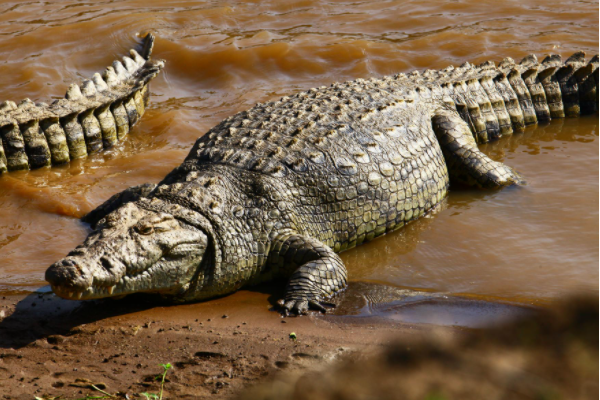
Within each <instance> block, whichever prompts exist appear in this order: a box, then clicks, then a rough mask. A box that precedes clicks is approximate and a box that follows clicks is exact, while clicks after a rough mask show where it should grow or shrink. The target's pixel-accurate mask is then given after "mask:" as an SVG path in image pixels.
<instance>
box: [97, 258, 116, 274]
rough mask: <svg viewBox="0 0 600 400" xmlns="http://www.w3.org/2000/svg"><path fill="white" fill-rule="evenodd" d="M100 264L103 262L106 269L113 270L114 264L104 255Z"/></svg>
mask: <svg viewBox="0 0 600 400" xmlns="http://www.w3.org/2000/svg"><path fill="white" fill-rule="evenodd" d="M100 264H102V267H104V269H105V270H107V271H111V270H112V269H113V265H112V264H111V263H110V261H108V259H107V258H104V257H102V258H101V259H100Z"/></svg>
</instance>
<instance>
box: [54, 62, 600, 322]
mask: <svg viewBox="0 0 600 400" xmlns="http://www.w3.org/2000/svg"><path fill="white" fill-rule="evenodd" d="M597 88H598V56H597V55H596V56H594V57H593V58H592V59H591V60H589V62H586V56H585V53H583V52H577V53H575V54H574V55H573V56H571V57H569V58H568V59H567V60H565V61H564V62H563V60H562V58H561V57H560V56H558V55H550V56H548V57H546V58H545V59H544V60H543V61H541V62H539V61H538V59H537V58H536V56H535V55H530V56H527V57H525V58H524V59H523V60H522V61H521V62H519V63H516V62H515V61H514V60H513V59H511V58H506V59H504V60H503V61H502V62H500V63H499V64H498V65H496V64H495V63H493V62H491V61H490V62H485V63H482V64H480V65H477V66H475V65H473V64H470V63H465V64H463V65H461V66H460V67H452V66H450V67H447V68H445V69H443V70H437V71H436V70H426V71H422V72H419V71H414V72H411V73H408V74H404V73H401V74H397V75H393V76H386V77H382V78H371V79H368V80H364V79H357V80H354V81H350V82H345V83H334V84H332V85H331V86H328V87H326V86H322V87H318V88H312V89H310V90H307V91H304V92H301V93H297V94H294V95H291V96H289V97H288V96H286V97H283V98H281V99H280V100H277V101H270V102H266V103H259V104H257V105H255V106H254V107H253V108H251V109H250V110H247V111H243V112H240V113H238V114H235V115H233V116H231V117H229V118H227V119H225V120H224V121H222V122H221V123H219V124H218V125H217V126H215V127H213V128H212V129H210V130H209V131H208V132H207V133H206V134H205V135H203V136H202V137H200V138H199V139H198V140H197V141H196V142H195V144H194V145H193V147H192V149H191V151H190V153H189V155H188V156H187V157H186V158H185V160H184V161H183V163H182V164H181V165H179V166H178V167H176V168H175V169H174V170H173V171H171V172H170V173H169V174H168V175H167V176H166V177H165V178H164V179H163V180H162V181H161V182H159V183H158V184H151V183H147V184H143V185H139V186H134V187H132V188H129V189H126V190H125V191H123V192H121V193H118V194H116V195H114V196H112V197H111V198H110V199H108V200H107V201H106V202H105V203H104V204H102V205H101V206H99V207H98V208H97V209H95V210H93V211H92V212H90V213H89V214H88V215H87V216H86V217H84V221H85V222H88V223H90V224H91V226H92V228H93V231H92V232H91V233H90V234H89V236H88V237H87V238H86V239H85V241H84V242H83V243H82V244H81V245H79V246H78V247H76V248H75V249H74V250H73V251H71V252H70V253H69V254H68V255H67V256H66V257H65V258H63V259H61V260H59V261H57V262H56V263H54V264H53V265H51V266H50V267H49V268H48V270H47V271H46V276H45V277H46V280H47V281H48V282H49V283H50V285H51V288H52V290H53V291H54V293H55V294H56V295H58V296H60V297H62V298H65V299H83V300H85V299H96V298H105V297H115V296H124V295H127V294H130V293H135V292H147V293H157V294H160V295H162V296H163V297H164V298H166V299H168V300H170V301H172V302H175V303H178V302H190V301H198V300H202V299H207V298H210V297H215V296H221V295H225V294H228V293H231V292H233V291H235V290H237V289H239V288H241V287H243V286H247V285H254V284H258V283H260V282H264V281H268V280H272V279H286V280H287V286H286V289H285V294H284V296H283V298H282V299H280V300H279V302H278V304H279V305H280V306H281V307H282V311H283V312H284V313H286V314H287V313H292V314H305V313H307V312H308V310H309V309H314V310H320V311H323V312H324V311H325V310H326V308H325V307H324V306H325V305H326V303H325V300H327V299H328V298H329V297H330V296H332V295H333V294H335V293H337V292H339V291H340V290H342V289H344V288H345V287H346V285H347V271H346V268H345V267H344V263H343V262H342V260H341V259H340V257H339V255H338V253H339V252H342V251H344V250H347V249H350V248H353V247H355V246H358V245H360V244H361V243H364V242H368V241H370V240H373V239H374V238H376V237H379V236H381V235H384V234H386V233H389V232H392V231H395V230H397V229H399V228H401V227H403V226H404V225H406V224H407V223H409V222H410V221H412V220H415V219H417V218H419V217H422V216H423V215H425V214H427V213H428V212H431V211H432V210H434V209H435V207H436V205H438V204H439V203H440V201H442V199H443V198H444V197H445V196H446V195H447V193H448V189H449V186H450V184H451V183H452V184H453V185H454V184H457V183H459V184H467V185H473V186H476V187H480V188H500V187H503V186H507V185H521V184H523V182H524V181H523V179H522V178H521V176H520V175H519V173H517V172H516V171H514V170H513V169H511V168H510V167H508V166H505V165H503V164H502V163H499V162H496V161H493V160H491V159H490V158H488V157H487V156H486V155H484V154H483V153H481V152H480V151H479V150H478V147H477V144H478V143H485V142H487V141H490V140H494V139H497V138H499V137H501V136H505V135H511V134H513V133H517V132H519V131H522V130H523V129H524V128H525V126H527V125H533V124H536V123H538V122H543V121H549V120H551V119H554V118H563V117H571V116H577V115H581V114H593V113H597V112H598V94H597Z"/></svg>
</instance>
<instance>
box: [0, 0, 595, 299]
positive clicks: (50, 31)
mask: <svg viewBox="0 0 600 400" xmlns="http://www.w3.org/2000/svg"><path fill="white" fill-rule="evenodd" d="M490 10H493V12H492V11H490ZM597 15H598V6H597V3H593V2H592V3H586V2H579V1H558V0H550V1H548V0H527V1H518V2H517V1H505V2H497V1H493V2H492V1H491V0H483V1H482V0H478V1H474V0H467V1H461V2H444V3H440V2H437V1H418V2H416V1H402V2H399V1H395V2H387V1H386V2H381V1H355V2H318V1H314V0H297V1H285V2H272V1H245V2H238V1H231V2H227V3H224V2H222V1H218V0H215V1H209V2H203V3H201V4H199V3H198V2H196V1H186V0H184V1H179V2H177V3H174V4H170V5H169V6H168V7H166V6H165V5H164V2H162V1H158V0H144V1H140V0H131V1H95V2H91V1H85V0H84V1H77V2H75V1H73V0H59V1H52V2H26V3H16V4H13V3H10V2H8V3H7V2H4V3H2V4H1V5H0V60H2V61H0V88H2V95H3V97H4V98H3V99H0V100H4V99H11V100H15V101H18V100H20V99H22V98H24V97H29V98H31V99H32V100H33V101H49V100H52V99H55V98H58V97H60V95H62V93H64V92H65V91H66V87H67V85H68V84H69V83H71V82H73V81H80V80H81V79H82V78H84V77H89V76H91V75H92V74H93V73H94V72H96V71H97V69H98V68H101V67H103V66H105V65H110V63H111V62H112V60H113V59H114V58H115V57H117V56H119V55H121V54H123V53H124V51H127V49H128V48H129V46H130V45H131V42H132V40H134V36H135V35H136V33H143V32H146V31H148V30H152V31H153V32H155V33H156V34H157V38H158V39H157V42H156V47H155V56H156V57H157V58H164V59H166V60H167V66H166V69H165V71H164V74H162V76H159V77H158V79H157V80H156V81H155V82H153V85H152V97H151V102H152V103H151V105H150V108H149V110H148V111H147V113H146V115H145V116H144V119H143V120H142V123H141V124H139V125H138V126H137V127H136V128H135V129H134V130H133V131H132V132H131V133H130V135H129V137H128V138H126V140H125V141H123V142H120V143H119V145H118V146H116V147H115V148H114V149H112V150H111V151H108V152H103V153H102V154H98V155H94V156H92V157H90V158H87V159H85V160H78V161H74V162H72V163H70V164H69V165H66V166H63V167H58V168H52V169H40V170H36V171H28V172H24V171H21V172H16V173H12V174H10V175H6V176H3V177H0V291H6V290H26V291H31V290H33V289H34V288H35V287H37V286H39V285H42V284H44V282H43V273H44V271H45V269H46V267H47V266H48V265H50V264H51V263H52V262H54V261H56V260H57V259H58V258H60V257H62V256H64V255H65V254H66V253H67V252H68V251H70V250H71V249H72V248H73V247H74V246H76V245H77V244H79V243H80V242H81V240H82V239H83V238H84V237H85V236H86V234H87V233H88V231H89V228H88V227H87V226H86V225H84V224H82V223H80V222H79V221H78V220H77V217H79V216H80V215H82V214H84V213H86V212H87V211H89V210H91V209H92V208H93V207H95V206H96V205H98V204H100V203H102V202H103V201H104V200H106V199H107V198H108V197H109V196H111V195H112V194H114V193H116V192H118V191H120V190H123V189H125V188H127V187H129V186H133V185H137V184H140V183H144V182H157V181H159V180H160V179H162V177H163V176H164V175H165V174H166V173H168V172H169V171H170V170H171V169H172V168H174V167H175V166H177V165H178V164H179V163H180V162H181V160H182V159H183V158H184V157H185V156H186V155H187V152H188V151H189V148H190V147H191V145H192V143H193V142H194V141H195V139H196V138H197V137H199V136H201V135H202V134H204V132H206V131H207V130H208V129H209V128H211V127H212V126H214V125H215V124H217V123H218V122H219V121H220V120H222V119H224V118H226V117H228V116H229V115H231V114H233V113H235V112H238V111H241V110H244V109H247V108H249V107H251V106H252V105H254V104H255V103H256V102H259V101H261V102H262V101H267V100H272V99H276V98H279V97H281V96H282V95H287V94H290V93H295V92H298V91H300V90H305V89H308V88H311V87H316V86H321V85H328V84H330V83H331V82H334V81H345V80H349V79H356V78H369V77H372V76H381V75H386V74H393V73H397V72H407V71H409V70H411V69H414V68H419V69H424V68H444V67H446V66H447V65H449V64H454V65H460V64H461V63H463V62H464V61H467V60H468V61H470V62H473V63H480V62H482V61H485V60H490V59H491V60H495V61H499V60H501V59H502V58H504V57H506V56H511V57H513V58H515V59H517V60H519V59H520V58H521V57H523V56H525V55H526V54H528V53H531V52H535V53H537V54H538V56H543V55H544V54H547V53H550V52H556V53H559V54H561V55H562V56H563V58H564V57H566V56H568V55H570V54H571V53H572V52H573V51H575V50H580V49H582V50H586V51H588V52H589V53H591V52H597V51H598V36H597V29H598V18H597ZM483 150H484V151H485V152H486V153H488V154H489V155H490V156H491V157H492V158H494V159H497V160H503V161H506V162H507V163H508V164H509V165H511V166H514V167H516V168H517V170H519V171H520V172H521V173H522V174H523V175H524V176H525V178H526V179H527V182H528V185H527V186H525V187H523V188H511V189H508V190H502V191H487V192H484V191H476V190H471V189H465V188H452V192H451V194H450V196H449V197H448V199H447V200H446V201H445V202H444V204H443V207H442V208H441V210H439V211H438V212H437V213H434V214H432V215H431V216H430V218H428V219H423V220H420V221H416V222H415V223H413V224H410V225H408V226H407V227H406V228H405V229H402V230H400V231H398V232H396V233H394V234H392V235H389V236H388V237H385V238H382V239H379V240H376V241H374V242H373V243H369V244H366V245H363V246H361V247H359V248H357V249H353V250H351V251H348V252H346V253H343V255H342V257H343V259H344V260H345V261H346V263H347V264H348V269H349V271H350V277H351V279H354V280H358V279H369V280H375V281H379V282H384V283H388V284H391V285H396V286H401V287H413V288H422V289H431V290H435V291H443V292H450V293H458V292H462V293H475V294H479V295H487V296H503V297H505V298H510V299H512V300H517V301H521V300H522V301H527V302H530V301H532V300H540V301H541V300H543V299H548V298H552V297H555V296H558V295H560V294H562V293H565V292H568V291H572V290H578V291H592V292H597V285H596V284H595V282H596V281H597V279H598V272H597V265H598V248H597V243H598V233H597V232H598V211H597V210H598V201H597V199H598V169H597V165H598V120H597V117H592V118H583V119H578V120H572V119H568V120H564V121H553V122H552V123H551V124H549V125H546V126H541V127H538V128H535V129H533V128H532V129H528V130H527V131H526V132H525V133H523V134H517V135H514V136H511V137H509V138H503V139H502V140H500V141H498V142H496V143H493V144H489V145H485V146H483Z"/></svg>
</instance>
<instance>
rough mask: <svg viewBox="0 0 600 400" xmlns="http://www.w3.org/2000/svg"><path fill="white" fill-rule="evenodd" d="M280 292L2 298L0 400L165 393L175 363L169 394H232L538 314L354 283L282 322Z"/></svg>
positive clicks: (218, 396) (175, 396)
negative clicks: (176, 300)
mask: <svg viewBox="0 0 600 400" xmlns="http://www.w3.org/2000/svg"><path fill="white" fill-rule="evenodd" d="M273 287H274V285H270V286H264V287H258V288H255V289H254V290H253V291H248V290H242V291H239V292H237V293H234V294H232V295H230V296H226V297H223V298H219V299H214V300H211V301H206V302H202V303H196V304H186V305H177V306H173V305H168V304H164V303H161V302H160V301H159V300H157V299H156V297H148V296H129V297H127V298H125V299H122V300H116V301H115V300H105V301H97V302H77V301H66V300H62V299H59V298H57V297H55V296H54V295H53V294H52V293H49V292H45V293H44V292H43V291H42V292H38V293H32V294H29V295H7V296H4V297H2V298H0V319H1V321H0V398H1V399H19V400H20V399H23V400H25V399H27V400H31V399H32V398H33V397H34V396H37V397H40V398H43V399H53V398H58V397H59V396H60V398H61V399H68V400H71V399H80V398H85V396H92V395H93V396H102V395H103V393H102V392H100V391H98V390H96V389H94V388H93V387H92V386H91V385H94V386H95V387H96V388H98V389H100V390H102V391H103V392H106V393H109V394H111V395H117V396H121V397H122V398H126V397H125V395H128V396H129V398H136V397H135V396H136V394H139V393H143V392H146V393H158V392H159V391H160V380H156V379H155V378H156V376H158V375H160V374H161V372H162V371H163V368H162V367H161V366H160V364H166V363H170V364H171V365H172V368H171V369H170V370H169V371H168V372H167V375H166V383H165V385H164V391H165V392H164V394H165V397H164V398H166V399H186V398H189V399H197V398H205V397H210V398H211V399H213V398H216V399H221V398H229V397H230V396H232V395H234V394H236V393H238V392H240V391H241V390H242V389H243V388H246V387H249V386H251V385H253V384H254V383H257V382H262V381H264V380H265V379H266V378H267V377H273V376H275V375H277V374H278V373H279V372H281V371H289V370H295V369H300V370H303V369H306V368H308V367H309V366H311V365H312V364H315V363H321V362H323V361H330V360H334V359H337V358H339V357H342V356H347V354H348V353H352V352H354V351H359V350H360V351H364V350H366V349H371V348H379V347H381V346H383V345H386V344H388V343H390V341H391V340H392V338H395V339H397V338H398V337H403V338H406V339H407V340H408V339H410V338H417V337H423V336H429V335H433V336H436V337H445V338H452V337H455V336H456V335H462V334H464V332H467V331H469V330H470V328H468V326H469V325H470V324H471V323H472V322H473V321H477V322H478V323H480V322H482V321H486V320H487V321H488V323H491V322H492V321H494V320H496V321H500V320H502V319H506V318H510V317H511V316H512V317H514V316H517V315H522V314H523V313H527V312H531V310H532V309H528V308H524V307H519V306H512V305H508V304H506V305H502V304H500V303H491V302H484V301H480V300H472V299H467V298H454V297H448V296H445V295H443V294H439V293H425V292H413V291H407V290H403V289H397V288H391V287H387V286H384V285H378V284H371V283H366V282H353V283H351V285H350V288H349V289H348V290H347V291H346V292H345V293H344V294H343V295H341V296H340V297H338V298H336V299H335V302H336V303H337V307H336V308H335V309H332V310H331V312H330V313H329V314H327V315H321V314H316V313H311V314H310V315H308V316H303V317H300V318H295V317H287V318H285V317H283V316H282V315H280V314H279V313H277V312H276V311H274V310H273V305H274V304H275V302H276V300H277V298H278V297H279V296H280V295H281V293H279V292H274V291H273V289H272V288H273ZM366 299H369V300H366ZM416 315H420V319H418V318H416ZM407 321H408V322H407ZM457 325H462V326H457ZM292 333H293V335H292ZM140 398H143V397H140Z"/></svg>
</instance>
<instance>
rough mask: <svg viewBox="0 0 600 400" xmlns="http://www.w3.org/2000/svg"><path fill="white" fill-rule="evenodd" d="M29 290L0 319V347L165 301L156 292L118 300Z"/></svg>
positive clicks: (61, 332)
mask: <svg viewBox="0 0 600 400" xmlns="http://www.w3.org/2000/svg"><path fill="white" fill-rule="evenodd" d="M46 288H47V287H44V288H42V289H40V290H39V291H37V292H34V293H31V294H30V295H28V296H27V297H25V298H24V299H22V300H21V301H19V302H18V303H17V305H16V309H15V311H14V312H13V313H12V314H11V315H9V316H8V317H6V318H4V319H3V320H1V321H0V348H5V349H6V348H21V347H24V346H27V345H28V344H30V343H33V342H35V341H36V340H38V339H41V338H45V337H48V336H51V335H66V336H68V335H69V332H70V331H71V330H72V329H73V328H76V327H78V326H81V325H83V324H87V323H91V322H95V321H99V320H102V319H105V318H108V317H114V316H118V315H123V314H129V313H134V312H137V311H142V310H146V309H149V308H153V307H156V306H159V305H160V306H164V305H165V302H164V301H161V299H160V298H159V297H157V296H144V295H137V296H135V295H134V296H128V297H125V298H124V299H122V300H119V301H115V300H110V299H106V300H92V301H72V300H64V299H61V298H59V297H57V296H55V295H54V294H53V293H52V292H50V291H48V290H46Z"/></svg>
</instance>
